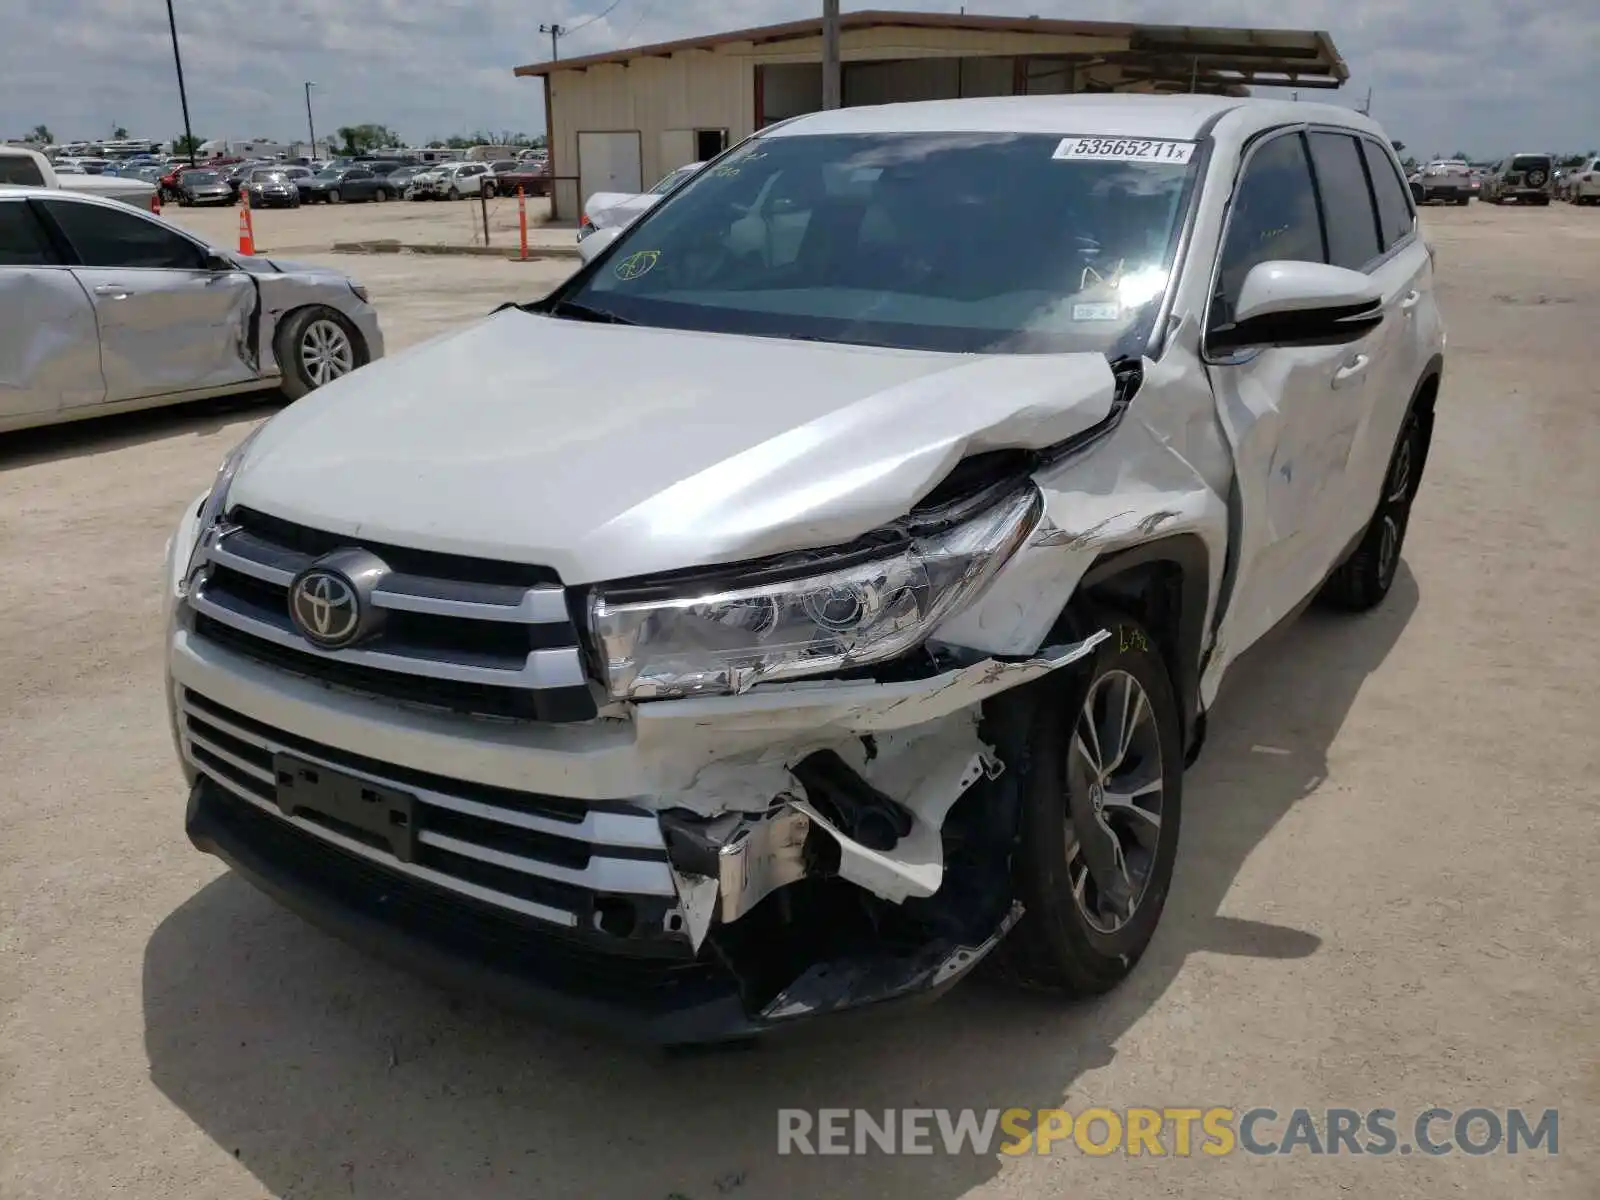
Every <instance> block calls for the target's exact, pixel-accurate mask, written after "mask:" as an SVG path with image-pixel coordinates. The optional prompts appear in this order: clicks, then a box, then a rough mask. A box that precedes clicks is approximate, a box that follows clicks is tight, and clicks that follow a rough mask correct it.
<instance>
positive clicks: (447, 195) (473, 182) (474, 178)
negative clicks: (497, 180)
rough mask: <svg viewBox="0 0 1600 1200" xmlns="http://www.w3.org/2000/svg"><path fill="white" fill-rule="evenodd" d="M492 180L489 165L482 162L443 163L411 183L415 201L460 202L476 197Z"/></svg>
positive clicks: (415, 178)
mask: <svg viewBox="0 0 1600 1200" xmlns="http://www.w3.org/2000/svg"><path fill="white" fill-rule="evenodd" d="M489 178H490V174H489V164H488V163H481V162H454V163H441V164H439V165H438V166H436V167H433V168H431V169H429V170H427V171H424V172H422V173H421V174H420V175H417V176H415V177H414V178H413V179H412V181H411V198H412V199H413V200H460V199H463V198H465V197H467V196H476V195H477V194H478V191H479V189H480V188H481V187H482V186H483V184H484V182H485V181H486V180H488V179H489Z"/></svg>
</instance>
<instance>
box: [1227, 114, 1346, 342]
mask: <svg viewBox="0 0 1600 1200" xmlns="http://www.w3.org/2000/svg"><path fill="white" fill-rule="evenodd" d="M1273 259H1298V260H1300V261H1302V262H1324V261H1326V258H1325V255H1324V253H1323V244H1322V224H1321V222H1320V221H1319V220H1318V217H1317V193H1316V188H1315V187H1314V185H1313V184H1312V181H1311V164H1310V162H1309V161H1308V160H1307V158H1306V152H1305V144H1304V142H1303V140H1302V139H1301V137H1300V135H1299V134H1296V133H1291V134H1284V135H1280V136H1278V137H1275V138H1273V139H1272V140H1271V141H1269V142H1267V143H1265V144H1264V145H1262V146H1261V147H1260V148H1259V149H1258V150H1257V151H1256V152H1255V153H1254V154H1252V155H1251V156H1250V161H1249V162H1248V163H1246V164H1245V168H1244V175H1243V176H1242V177H1241V178H1240V180H1239V185H1238V188H1237V190H1236V191H1235V192H1234V196H1233V212H1232V214H1231V215H1230V216H1229V218H1228V232H1227V235H1226V237H1225V238H1224V239H1223V243H1222V255H1221V258H1220V260H1219V268H1218V272H1217V294H1216V297H1215V303H1214V307H1213V311H1212V321H1213V322H1214V323H1219V324H1220V323H1224V322H1228V321H1231V320H1233V307H1234V305H1235V304H1236V303H1237V302H1238V299H1239V289H1240V288H1241V287H1243V286H1244V279H1245V276H1246V275H1248V274H1250V269H1251V268H1252V267H1254V266H1255V265H1256V264H1257V263H1264V262H1270V261H1272V260H1273Z"/></svg>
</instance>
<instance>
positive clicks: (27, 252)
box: [0, 200, 57, 267]
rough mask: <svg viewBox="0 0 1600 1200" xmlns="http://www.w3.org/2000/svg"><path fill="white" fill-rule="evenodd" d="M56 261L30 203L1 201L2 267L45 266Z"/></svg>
mask: <svg viewBox="0 0 1600 1200" xmlns="http://www.w3.org/2000/svg"><path fill="white" fill-rule="evenodd" d="M56 261H57V259H56V252H55V249H54V248H53V247H52V246H51V245H50V239H49V237H48V236H47V235H46V234H45V231H44V228H43V227H42V226H41V225H40V224H39V220H38V218H37V217H35V216H34V215H33V211H32V210H31V209H30V208H29V207H28V205H27V203H26V202H24V201H22V200H10V201H0V267H46V266H50V265H51V264H53V263H55V262H56Z"/></svg>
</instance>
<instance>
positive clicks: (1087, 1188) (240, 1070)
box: [0, 205, 1600, 1200]
mask: <svg viewBox="0 0 1600 1200" xmlns="http://www.w3.org/2000/svg"><path fill="white" fill-rule="evenodd" d="M390 207H394V206H390ZM418 207H422V206H418ZM297 215H298V214H297ZM1425 219H1426V222H1427V224H1428V226H1429V228H1430V230H1431V236H1432V237H1433V239H1434V241H1435V243H1436V245H1437V247H1438V249H1439V263H1440V270H1441V281H1442V283H1441V295H1442V303H1443V305H1444V307H1445V313H1446V317H1447V319H1448V321H1449V324H1450V337H1451V343H1450V350H1449V365H1448V368H1447V373H1446V382H1445V387H1444V394H1443V397H1442V399H1441V401H1440V405H1439V420H1438V428H1437V434H1436V439H1435V445H1434V451H1433V456H1432V458H1431V460H1430V462H1429V467H1428V478H1427V479H1426V481H1425V484H1424V487H1423V489H1422V494H1421V497H1420V500H1419V502H1418V506H1417V509H1416V513H1415V518H1414V520H1413V522H1412V525H1411V533H1410V540H1409V543H1408V545H1407V547H1406V564H1405V567H1404V568H1403V570H1402V573H1401V576H1400V578H1399V581H1398V583H1397V584H1396V587H1395V589H1394V592H1393V593H1392V595H1391V597H1390V599H1389V602H1388V604H1387V606H1386V607H1385V608H1384V609H1382V610H1381V611H1379V612H1377V613H1375V614H1372V615H1370V616H1367V617H1365V618H1360V619H1349V618H1333V617H1328V616H1324V615H1320V614H1317V613H1312V614H1310V615H1308V616H1307V617H1305V618H1303V619H1302V620H1300V621H1299V622H1298V623H1296V624H1295V625H1293V626H1292V627H1290V628H1288V629H1287V630H1284V631H1282V632H1280V633H1279V634H1278V635H1276V636H1275V637H1274V638H1273V639H1271V640H1270V642H1269V643H1268V644H1266V645H1264V646H1262V647H1261V648H1259V649H1258V650H1257V651H1255V652H1253V653H1252V654H1251V655H1250V656H1249V657H1248V658H1247V659H1246V661H1245V662H1244V663H1243V664H1241V666H1240V668H1239V670H1238V673H1237V675H1236V676H1235V678H1234V679H1233V681H1232V683H1231V684H1230V686H1229V687H1228V689H1227V690H1226V691H1225V693H1224V695H1223V697H1222V699H1221V702H1220V703H1219V705H1218V707H1217V709H1216V710H1215V712H1214V713H1213V716H1212V721H1211V729H1212V740H1211V742H1210V744H1209V746H1208V747H1207V751H1206V754H1205V756H1204V757H1203V759H1202V760H1201V762H1200V764H1199V765H1198V766H1197V767H1196V768H1195V769H1194V770H1193V771H1192V772H1191V773H1190V775H1189V779H1188V795H1187V804H1186V808H1187V812H1186V814H1185V828H1184V846H1183V850H1182V853H1181V855H1180V860H1179V865H1178V875H1177V880H1176V884H1175V890H1174V893H1173V895H1172V899H1171V901H1170V903H1169V906H1168V910H1167V915H1166V919H1165V921H1164V923H1163V925H1162V927H1161V930H1160V932H1159V934H1158V935H1157V937H1156V940H1155V944H1154V946H1153V947H1152V949H1151V951H1150V953H1149V954H1148V955H1147V957H1146V958H1145V960H1144V962H1143V963H1142V964H1141V966H1140V967H1139V969H1138V971H1137V973H1136V974H1135V975H1134V977H1133V978H1132V979H1131V980H1130V981H1129V983H1128V984H1127V985H1126V986H1125V987H1124V988H1123V989H1122V990H1120V991H1119V992H1117V993H1116V994H1114V995H1112V996H1110V997H1107V998H1105V999H1104V1000H1101V1001H1099V1002H1097V1003H1093V1004H1088V1005H1079V1006H1061V1005H1057V1004H1052V1003H1049V1002H1045V1001H1043V1000H1040V999H1038V998H1033V997H1020V996H1016V995H1012V994H1009V993H1006V992H1003V991H999V990H997V989H994V988H991V987H988V986H986V985H984V984H983V983H981V982H978V983H974V984H970V985H967V986H964V987H962V988H960V989H958V990H957V991H956V992H955V993H954V994H953V995H952V996H950V997H949V998H948V999H947V1000H945V1001H943V1002H942V1003H940V1004H937V1005H934V1006H931V1007H927V1008H920V1009H912V1010H904V1011H901V1012H899V1013H897V1014H896V1015H895V1016H894V1017H893V1018H892V1019H889V1020H884V1021H880V1022H874V1023H868V1024H862V1025H844V1026H837V1027H834V1028H831V1029H828V1030H826V1031H819V1032H818V1033H816V1034H814V1035H812V1036H810V1037H807V1038H802V1039H799V1040H796V1041H794V1042H791V1043H787V1044H780V1045H774V1046H771V1047H768V1048H764V1049H761V1050H758V1051H755V1052H753V1053H747V1054H732V1055H719V1056H714V1057H706V1058H697V1059H689V1060H684V1059H677V1058H656V1057H642V1056H639V1055H636V1054H633V1053H630V1052H627V1051H624V1050H621V1049H617V1048H614V1047H611V1046H608V1045H606V1044H603V1043H597V1042H593V1041H589V1040H585V1039H580V1038H577V1037H573V1036H570V1035H567V1034H564V1033H560V1032H555V1031H552V1030H550V1029H547V1028H544V1027H541V1026H540V1025H538V1024H536V1023H531V1022H529V1021H526V1020H522V1019H518V1018H516V1017H512V1016H507V1015H504V1014H501V1013H497V1012H494V1011H491V1010H489V1009H487V1008H484V1007H482V1006H480V1005H478V1004H475V1003H473V1002H470V1001H469V1002H462V1001H459V1000H455V999H451V998H448V997H446V996H445V995H443V994H441V993H440V992H438V991H436V990H434V989H433V988H431V987H429V986H427V985H424V984H422V983H420V982H417V981H415V980H413V979H411V978H409V977H407V976H405V975H402V974H397V973H395V972H392V971H390V970H388V969H386V968H384V967H381V966H378V965H375V964H374V963H372V962H370V961H368V960H367V959H365V958H364V957H362V956H361V955H359V954H357V953H355V952H353V951H351V950H349V949H347V948H346V947H344V946H342V945H340V944H337V943H335V942H333V941H330V940H329V939H327V938H326V937H324V936H322V935H321V934H318V933H316V932H314V931H312V930H311V929H310V928H308V927H307V926H305V925H304V924H302V923H301V922H300V921H299V920H298V919H296V918H294V917H292V916H290V915H288V914H287V913H285V912H283V911H281V910H280V909H278V908H277V907H276V906H274V905H273V904H272V903H270V902H269V901H267V900H266V899H265V898H263V897H262V896H260V895H258V894H257V893H255V892H254V891H253V890H252V889H251V888H249V887H248V886H246V885H245V884H243V883H241V882H240V881H238V880H237V879H234V878H232V877H230V876H229V875H227V874H226V873H225V872H223V871H222V870H221V869H220V868H219V867H218V865H217V864H216V863H215V862H214V860H212V859H210V858H207V857H205V856H202V855H200V854H197V853H195V852H194V851H193V850H192V849H191V848H190V847H189V845H188V844H187V843H186V841H185V840H184V837H183V833H182V828H181V810H182V803H183V798H182V796H181V794H180V783H179V777H178V772H177V769H176V767H175V765H174V763H173V755H172V747H171V745H170V742H169V739H168V735H167V731H166V727H165V718H164V714H163V707H162V702H161V699H160V681H161V666H160V659H161V631H160V629H159V628H158V627H157V621H158V603H159V601H158V584H157V573H158V567H159V562H160V558H161V552H162V545H163V542H164V540H165V538H166V536H167V533H168V529H169V527H170V526H171V524H172V523H173V522H174V520H175V519H176V517H177V515H178V512H179V510H180V508H181V507H182V505H183V504H184V502H185V501H186V500H188V499H189V498H191V497H192V496H194V495H195V494H196V493H197V492H198V491H199V490H200V489H201V488H202V487H203V486H204V485H205V483H206V481H207V479H208V477H209V475H210V473H211V471H212V469H213V468H214V467H215V465H216V462H217V460H218V459H219V457H220V456H221V455H222V453H223V452H224V450H225V449H226V448H227V447H228V446H229V445H230V444H232V443H233V442H234V441H235V440H237V439H238V438H239V437H240V436H242V434H243V433H244V432H245V431H246V430H247V429H248V428H249V426H250V425H251V424H252V423H254V422H255V421H257V420H259V419H260V418H262V417H263V416H265V415H267V414H268V413H270V412H271V411H272V408H271V405H270V404H264V403H254V404H245V403H234V404H228V405H221V404H209V405H203V406H197V407H191V408H186V409H182V410H174V411H170V412H166V413H159V414H153V415H143V416H137V417H131V418H125V419H113V420H107V421H103V422H98V423H93V424H87V425H82V426H77V427H72V428H68V429H64V430H56V431H45V432H39V433H33V434H27V435H22V436H12V437H8V438H5V439H3V440H0V554H3V556H4V557H3V561H4V562H5V564H6V570H5V571H4V573H3V575H0V659H3V661H4V663H5V664H6V669H7V674H8V676H9V686H8V687H6V688H5V689H4V690H3V692H0V781H3V782H0V828H3V829H4V831H5V833H4V837H3V838H0V911H3V921H0V962H3V963H4V964H5V967H4V969H3V970H0V1195H4V1196H17V1197H23V1196H27V1197H41V1198H44V1197H50V1198H53V1197H63V1198H66V1197H71V1198H72V1200H80V1198H84V1197H100V1196H109V1195H112V1194H119V1195H131V1196H137V1197H168V1196H171V1197H185V1198H186V1200H188V1198H192V1200H203V1198H210V1197H216V1198H218V1200H224V1198H226V1200H248V1198H251V1197H259V1196H276V1197H297V1198H303V1197H349V1196H356V1197H384V1198H394V1200H401V1198H410V1197H417V1198H433V1197H440V1196H452V1197H455V1196H461V1197H474V1198H477V1197H484V1198H491V1200H502V1198H505V1200H509V1198H512V1197H565V1196H573V1197H579V1196H582V1197H591V1196H604V1197H635V1198H639V1200H670V1198H672V1197H676V1198H677V1200H707V1198H718V1197H724V1196H735V1197H740V1196H749V1197H762V1198H765V1197H815V1196H819V1195H848V1196H859V1197H867V1196H877V1197H908V1198H911V1197H915V1198H916V1200H954V1198H955V1197H961V1196H986V1197H999V1196H1016V1197H1038V1198H1043V1197H1057V1196H1067V1195H1108V1194H1117V1193H1123V1194H1133V1195H1167V1196H1196V1197H1200V1196H1203V1197H1208V1198H1209V1197H1234V1196H1248V1197H1266V1196H1277V1195H1282V1194H1284V1193H1285V1192H1286V1191H1287V1189H1289V1188H1291V1187H1296V1188H1299V1187H1304V1188H1306V1189H1309V1190H1308V1191H1307V1192H1306V1194H1308V1195H1320V1196H1327V1195H1345V1194H1353V1195H1358V1196H1363V1195H1375V1196H1376V1195H1381V1196H1385V1197H1395V1198H1399V1197H1412V1196H1428V1197H1433V1196H1441V1197H1442V1196H1451V1197H1459V1196H1472V1197H1477V1196H1482V1197H1494V1198H1496V1200H1499V1198H1502V1197H1506V1196H1541V1197H1542V1196H1561V1197H1574V1198H1576V1197H1593V1196H1595V1195H1596V1184H1595V1175H1596V1171H1597V1169H1600V1159H1597V1156H1596V1154H1595V1151H1594V1144H1595V1138H1594V1128H1595V1121H1596V1118H1597V1116H1600V1065H1597V1061H1596V1045H1597V1039H1596V1035H1595V1030H1596V1028H1597V1027H1600V1000H1597V996H1600V988H1597V982H1600V981H1597V978H1596V966H1595V963H1596V948H1597V947H1596V941H1597V934H1600V882H1597V879H1596V872H1595V865H1596V863H1597V861H1600V854H1597V851H1600V837H1597V830H1600V820H1597V808H1596V800H1597V791H1596V783H1595V780H1596V778H1597V774H1600V739H1597V737H1596V730H1597V729H1600V704H1597V696H1596V690H1597V685H1596V682H1595V681H1596V678H1597V668H1600V654H1597V652H1596V648H1595V647H1596V643H1595V641H1594V640H1593V639H1592V638H1591V637H1590V636H1589V635H1590V632H1591V631H1592V629H1593V627H1594V624H1595V621H1596V618H1597V617H1600V600H1597V597H1600V558H1597V556H1596V553H1595V549H1596V546H1597V544H1600V540H1597V537H1596V534H1597V524H1600V471H1597V470H1596V463H1600V415H1597V409H1600V388H1597V382H1596V381H1597V380H1600V338H1597V337H1596V331H1597V330H1600V213H1595V212H1592V211H1590V210H1581V209H1572V208H1569V207H1567V206H1564V205H1558V206H1555V207H1553V208H1550V209H1547V210H1537V209H1535V210H1529V211H1519V210H1517V209H1493V208H1488V207H1483V206H1477V205H1474V206H1473V207H1471V208H1468V209H1462V210H1455V209H1438V210H1429V211H1428V212H1427V213H1426V217H1425ZM323 261H337V262H340V263H341V264H342V265H344V266H345V267H346V268H347V269H349V270H351V271H352V273H354V274H356V275H357V276H359V277H361V278H363V279H364V280H366V281H367V282H368V283H369V284H370V285H371V287H372V291H373V295H374V298H375V301H376V302H377V303H378V305H379V307H380V311H381V313H382V314H383V319H384V321H385V325H386V328H387V331H388V336H389V339H390V344H391V346H392V347H394V348H399V347H401V346H403V345H405V344H408V343H411V342H415V341H417V340H419V339H421V338H423V337H425V336H428V335H429V334H431V333H433V332H435V331H437V330H440V329H443V328H446V327H448V326H451V325H454V324H457V323H459V322H461V321H464V320H467V319H469V318H471V317H473V316H474V315H476V314H479V313H482V312H484V311H486V310H487V309H488V308H490V307H491V306H492V305H493V304H494V303H496V302H497V301H498V300H500V299H502V298H503V297H505V296H506V295H508V294H509V295H518V296H526V295H531V294H536V293H537V292H538V291H540V290H542V289H543V288H544V287H547V286H548V284H549V283H550V281H551V280H552V279H553V278H556V277H558V274H559V270H560V269H561V268H560V267H559V266H558V265H554V264H536V265H532V266H526V265H516V264H509V263H499V262H489V261H483V260H452V261H445V260H436V259H427V260H424V259H414V258H409V257H405V258H401V257H392V258H345V259H329V260H323ZM1090 1104H1100V1105H1109V1106H1112V1107H1122V1106H1130V1105H1153V1106H1156V1107H1163V1106H1165V1107H1171V1106H1180V1105H1189V1106H1197V1107H1204V1106H1210V1105H1221V1106H1227V1107H1230V1108H1234V1109H1236V1110H1242V1109H1246V1108H1249V1107H1252V1106H1256V1105H1265V1106H1271V1107H1273V1108H1275V1109H1277V1110H1279V1111H1280V1112H1283V1113H1287V1112H1288V1111H1289V1110H1290V1109H1293V1108H1294V1107H1296V1106H1300V1105H1304V1106H1309V1107H1312V1108H1315V1109H1322V1108H1325V1107H1329V1106H1341V1107H1351V1108H1357V1109H1367V1108H1372V1107H1387V1108H1392V1109H1395V1110H1397V1111H1398V1112H1399V1113H1400V1114H1401V1121H1402V1127H1404V1123H1405V1121H1406V1120H1408V1118H1409V1116H1410V1115H1411V1114H1415V1113H1416V1112H1419V1111H1421V1110H1424V1109H1427V1108H1429V1107H1431V1106H1433V1105H1435V1104H1438V1105H1443V1106H1446V1107H1449V1108H1452V1109H1454V1110H1456V1111H1460V1110H1463V1109H1466V1108H1468V1107H1472V1106H1476V1105H1481V1106H1485V1107H1490V1108H1502V1109H1503V1108H1505V1107H1509V1106H1517V1105H1521V1106H1525V1107H1531V1108H1534V1109H1541V1110H1542V1109H1544V1108H1546V1107H1558V1108H1559V1109H1560V1133H1561V1142H1560V1151H1561V1153H1560V1154H1559V1156H1557V1157H1555V1158H1553V1159H1552V1158H1548V1157H1546V1156H1545V1155H1544V1154H1542V1153H1541V1154H1534V1155H1530V1154H1527V1153H1524V1154H1522V1155H1519V1156H1515V1157H1512V1156H1507V1155H1491V1156H1488V1157H1471V1156H1467V1155H1463V1154H1461V1153H1455V1154H1452V1155H1448V1156H1445V1157H1442V1158H1431V1157H1425V1156H1419V1155H1412V1156H1407V1157H1402V1156H1396V1157H1391V1158H1387V1159H1383V1160H1381V1161H1380V1160H1377V1159H1374V1158H1371V1157H1367V1158H1364V1159H1362V1158H1352V1157H1350V1156H1349V1155H1348V1154H1346V1155H1343V1156H1337V1157H1315V1156H1308V1155H1303V1154H1302V1155H1297V1156H1289V1157H1280V1158H1277V1159H1273V1160H1269V1161H1255V1160H1252V1159H1250V1158H1249V1157H1246V1156H1234V1157H1229V1158H1220V1159H1211V1158H1206V1157H1204V1156H1199V1157H1189V1158H1180V1157H1164V1158H1151V1157H1137V1158H1126V1157H1123V1156H1122V1155H1120V1154H1119V1155H1117V1156H1114V1157H1109V1158H1091V1157H1088V1156H1085V1155H1084V1154H1082V1153H1080V1152H1079V1151H1077V1150H1075V1149H1073V1148H1072V1147H1071V1146H1070V1145H1066V1146H1065V1147H1063V1146H1057V1147H1056V1150H1055V1152H1054V1153H1052V1154H1050V1155H1047V1156H1046V1155H1030V1156H1024V1157H1020V1158H1006V1157H1003V1156H998V1155H990V1156H975V1155H967V1156H947V1155H943V1154H938V1155H933V1156H929V1157H896V1158H890V1157H885V1156H880V1155H874V1156H870V1157H865V1158H853V1157H849V1158H829V1157H818V1158H784V1159H780V1158H779V1157H777V1155H776V1153H775V1147H776V1129H777V1119H776V1110H777V1109H779V1108H781V1107H811V1108H816V1107H821V1106H863V1107H868V1108H874V1109H881V1108H883V1107H886V1106H920V1107H932V1106H950V1107H958V1108H959V1107H974V1108H989V1107H999V1108H1004V1107H1012V1106H1021V1107H1049V1106H1062V1107H1066V1108H1068V1109H1071V1110H1074V1111H1077V1110H1081V1109H1082V1108H1084V1107H1085V1106H1087V1105H1090Z"/></svg>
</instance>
